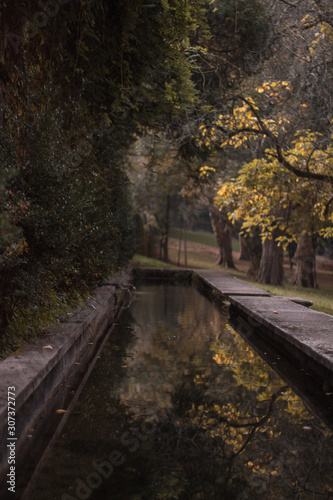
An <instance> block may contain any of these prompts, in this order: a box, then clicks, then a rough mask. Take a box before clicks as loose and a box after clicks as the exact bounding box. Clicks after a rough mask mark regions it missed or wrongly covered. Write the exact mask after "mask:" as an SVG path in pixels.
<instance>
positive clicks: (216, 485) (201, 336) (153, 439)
mask: <svg viewBox="0 0 333 500" xmlns="http://www.w3.org/2000/svg"><path fill="white" fill-rule="evenodd" d="M332 450H333V434H332V432H331V430H329V429H328V428H327V427H326V426H325V425H324V424H323V423H321V421H320V420H319V419H318V418H317V417H315V416H314V415H313V414H312V413H310V412H309V411H308V410H307V409H306V407H305V406H304V404H303V403H302V401H301V400H300V399H299V398H298V397H297V396H296V395H295V394H294V393H293V392H292V390H291V389H290V388H288V386H286V384H285V382H283V381H282V380H281V379H280V378H279V377H278V376H277V375H276V373H275V372H274V371H273V370H272V369H271V368H270V367H269V366H268V365H266V363H265V362H264V361H263V360H262V359H261V357H259V356H258V355H257V354H256V353H255V352H254V351H253V350H252V349H251V347H249V345H248V344H247V343H246V341H245V340H243V339H242V338H241V337H240V336H239V335H238V334H236V333H235V331H234V330H233V329H232V328H231V327H230V326H229V324H228V316H227V315H223V314H221V313H220V312H219V311H218V310H217V309H216V308H214V306H213V305H212V304H211V303H210V302H209V301H208V300H207V299H206V298H205V297H204V296H202V295H201V294H200V293H199V292H198V291H197V290H195V289H193V288H191V287H176V286H172V285H157V284H155V285H142V286H140V287H139V288H138V292H137V294H136V295H135V299H134V301H133V303H132V305H131V307H130V309H128V310H127V311H126V312H125V313H124V314H123V316H122V318H121V321H120V323H119V325H118V326H117V327H116V329H115V330H114V332H113V334H112V335H111V337H110V339H109V341H108V342H107V344H106V347H105V349H104V351H103V352H102V354H101V357H100V359H99V360H98V362H97V364H96V367H95V369H94V370H93V372H92V374H91V376H90V378H89V380H88V383H87V385H86V386H85V388H84V389H83V392H82V394H81V397H80V399H79V401H78V403H77V404H76V407H75V409H74V411H73V413H72V414H71V415H70V417H69V419H68V422H67V424H66V426H65V428H64V430H63V433H62V435H61V436H60V438H59V439H58V441H57V443H56V445H55V447H54V448H53V450H52V452H51V454H50V455H49V458H48V460H47V462H46V463H45V466H44V468H43V469H42V471H41V474H40V476H39V478H38V479H37V481H36V484H35V487H34V490H33V491H32V493H31V494H30V496H29V498H31V500H44V499H45V500H49V499H50V498H52V499H59V500H60V499H62V500H66V499H67V500H69V499H71V500H73V499H87V498H91V499H99V500H104V499H105V500H106V499H108V500H109V499H110V500H171V499H178V500H201V499H202V500H206V499H207V500H219V499H221V500H222V499H223V500H224V499H226V500H232V499H235V500H236V499H237V500H243V499H244V500H245V499H260V498H262V499H265V500H267V499H272V500H273V499H274V500H279V499H281V500H286V499H297V500H299V499H302V500H303V499H306V500H308V499H311V500H312V499H328V498H331V497H333V454H332Z"/></svg>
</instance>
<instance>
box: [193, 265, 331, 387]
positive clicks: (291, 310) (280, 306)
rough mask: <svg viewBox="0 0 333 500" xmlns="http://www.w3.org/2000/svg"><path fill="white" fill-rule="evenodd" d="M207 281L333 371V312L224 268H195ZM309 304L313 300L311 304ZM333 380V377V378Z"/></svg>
mask: <svg viewBox="0 0 333 500" xmlns="http://www.w3.org/2000/svg"><path fill="white" fill-rule="evenodd" d="M195 272H196V274H197V275H198V277H199V278H200V279H201V280H202V282H203V283H205V284H206V285H207V284H208V285H209V286H210V287H212V288H213V289H215V290H216V291H218V292H220V294H221V295H223V296H225V297H228V300H229V301H230V303H231V304H232V306H233V308H234V309H235V308H236V310H238V311H240V312H242V313H243V315H244V313H245V315H246V316H247V317H248V318H249V320H250V325H252V328H256V327H259V326H264V327H266V328H268V329H269V330H270V331H273V332H274V333H275V334H276V335H278V336H279V337H280V339H283V341H284V342H288V343H289V344H291V345H294V346H295V347H297V348H298V349H300V350H301V351H302V352H303V353H305V354H306V355H307V356H310V357H311V358H312V359H314V360H315V361H317V362H318V363H319V364H321V365H323V366H325V367H326V368H328V369H329V370H330V371H332V372H333V316H330V315H328V314H325V313H322V312H318V311H314V310H313V309H308V308H307V307H304V305H300V304H299V303H295V301H296V302H297V301H298V302H299V300H298V299H297V298H295V297H292V298H287V297H285V298H281V297H274V296H271V295H270V294H269V293H268V292H265V291H264V290H261V289H260V288H257V287H255V286H253V285H249V284H247V283H245V282H244V281H242V280H239V279H237V278H233V277H231V276H230V275H229V274H226V273H222V272H220V271H207V270H198V271H195ZM307 305H309V304H307ZM332 383H333V379H332Z"/></svg>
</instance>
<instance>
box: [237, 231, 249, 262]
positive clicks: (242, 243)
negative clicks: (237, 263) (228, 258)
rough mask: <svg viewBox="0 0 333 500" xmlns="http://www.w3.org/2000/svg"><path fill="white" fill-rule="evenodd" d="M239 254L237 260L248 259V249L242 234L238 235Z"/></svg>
mask: <svg viewBox="0 0 333 500" xmlns="http://www.w3.org/2000/svg"><path fill="white" fill-rule="evenodd" d="M238 241H239V249H240V255H239V260H250V251H249V247H248V245H247V240H246V239H245V238H244V236H241V235H239V236H238Z"/></svg>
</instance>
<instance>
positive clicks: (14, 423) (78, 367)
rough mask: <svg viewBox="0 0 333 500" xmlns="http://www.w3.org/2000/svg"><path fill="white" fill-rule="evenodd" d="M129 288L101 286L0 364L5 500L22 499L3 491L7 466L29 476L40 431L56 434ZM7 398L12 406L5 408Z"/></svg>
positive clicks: (119, 282)
mask: <svg viewBox="0 0 333 500" xmlns="http://www.w3.org/2000/svg"><path fill="white" fill-rule="evenodd" d="M131 288H132V285H131V276H130V275H129V274H124V275H123V276H117V277H115V278H114V279H113V280H112V281H110V282H106V283H104V284H103V285H102V286H101V287H99V288H97V289H96V290H95V292H94V293H93V295H92V296H91V298H90V300H89V301H88V302H87V303H86V304H85V305H84V307H83V308H77V309H75V310H73V311H72V312H71V313H68V319H67V320H66V321H65V322H64V323H62V324H61V325H60V326H57V327H54V328H52V329H50V330H48V331H47V333H46V335H44V336H42V337H40V338H38V339H36V340H35V341H33V342H30V343H29V344H27V345H26V346H24V347H23V348H21V349H19V350H18V351H16V352H15V353H13V354H12V355H11V356H9V357H8V358H6V359H5V360H4V361H2V362H1V363H0V483H1V485H3V486H2V487H1V490H2V492H3V494H5V491H7V493H9V495H8V497H9V498H23V497H24V492H23V490H22V489H21V491H17V490H16V491H15V494H13V492H10V491H9V492H8V487H10V483H8V484H7V481H9V480H10V476H7V474H8V472H9V471H10V468H9V467H10V463H8V462H11V464H15V466H13V467H14V468H13V469H12V471H15V470H17V469H20V467H21V464H24V467H26V465H27V464H29V463H31V470H30V472H31V474H33V472H34V469H35V468H36V465H37V464H38V462H39V456H38V454H39V455H40V454H41V447H43V443H42V442H41V441H42V438H41V435H42V434H43V432H42V431H45V428H47V427H50V429H53V431H50V432H51V435H50V441H51V439H52V440H53V438H55V436H54V435H53V432H54V434H56V435H58V434H59V433H60V431H61V429H62V428H63V426H64V424H65V421H66V420H67V415H68V414H69V413H70V410H71V408H72V407H73V406H74V403H75V402H76V400H77V399H78V397H79V393H80V392H81V389H82V388H83V386H84V383H85V381H86V379H87V378H88V376H89V374H90V372H91V370H92V368H93V366H94V364H95V362H96V360H97V359H98V355H99V353H100V352H101V350H102V348H103V346H104V343H105V342H106V340H107V339H106V337H108V336H109V334H110V332H111V329H112V326H113V324H114V323H115V321H116V320H117V318H118V317H119V315H120V313H121V311H122V310H123V309H124V307H126V306H127V305H128V304H129V303H130V301H131ZM8 395H10V396H11V397H12V398H13V400H14V404H15V406H14V404H13V405H12V404H9V403H8V402H9V401H12V400H9V399H8ZM9 412H10V413H9ZM43 440H44V441H45V436H44V438H43ZM50 441H49V443H48V444H47V447H49V446H50ZM47 447H46V448H45V449H44V450H42V454H44V453H45V452H46V450H47ZM37 450H38V451H37ZM10 457H12V460H10ZM12 477H14V476H13V475H12ZM27 480H28V479H27ZM14 482H15V483H16V485H17V482H16V481H14ZM20 482H21V483H22V478H21V481H20ZM23 482H24V481H23ZM21 488H22V487H21ZM18 489H19V490H20V486H18ZM2 498H6V497H5V496H4V497H2Z"/></svg>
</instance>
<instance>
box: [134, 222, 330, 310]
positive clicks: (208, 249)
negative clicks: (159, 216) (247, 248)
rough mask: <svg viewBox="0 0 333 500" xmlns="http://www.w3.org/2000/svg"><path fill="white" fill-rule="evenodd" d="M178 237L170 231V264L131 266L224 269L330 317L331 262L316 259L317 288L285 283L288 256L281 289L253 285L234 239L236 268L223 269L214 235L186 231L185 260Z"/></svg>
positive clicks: (141, 260)
mask: <svg viewBox="0 0 333 500" xmlns="http://www.w3.org/2000/svg"><path fill="white" fill-rule="evenodd" d="M179 237H180V234H179V230H177V229H173V230H171V232H170V238H169V260H170V263H169V264H166V263H162V262H161V261H159V260H156V259H149V258H147V257H143V256H140V255H135V257H134V258H133V261H132V265H134V266H156V267H170V266H172V267H173V266H178V265H179V266H180V267H188V268H195V269H216V270H217V271H221V270H223V271H224V272H228V273H229V274H231V275H233V276H236V277H238V278H240V279H242V280H244V281H247V282H249V283H252V284H254V285H256V286H258V287H260V288H263V289H265V290H268V291H269V292H271V293H272V294H274V295H289V296H291V295H297V296H299V297H304V298H306V299H309V300H312V302H313V308H314V309H316V310H318V311H322V312H325V313H328V314H332V315H333V260H330V259H327V258H325V257H323V256H317V259H316V260H317V280H318V289H315V290H314V289H309V288H299V287H294V286H290V285H289V284H288V281H289V278H290V277H291V274H292V270H291V269H290V265H289V260H288V258H287V256H286V257H285V260H284V272H285V281H284V284H283V286H274V285H263V284H259V283H256V282H255V280H254V278H253V277H249V276H248V271H249V267H250V263H249V262H248V261H241V260H239V245H238V241H237V240H236V239H234V240H233V257H234V263H235V267H236V269H226V268H221V266H218V265H216V259H217V247H216V242H215V238H214V235H213V234H211V233H206V232H203V231H188V232H187V236H186V240H187V241H186V246H187V252H186V253H187V256H186V260H185V252H184V240H183V239H182V241H181V251H180V252H179V241H180V239H179Z"/></svg>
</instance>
